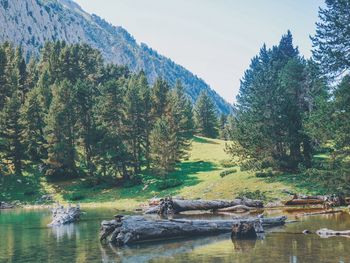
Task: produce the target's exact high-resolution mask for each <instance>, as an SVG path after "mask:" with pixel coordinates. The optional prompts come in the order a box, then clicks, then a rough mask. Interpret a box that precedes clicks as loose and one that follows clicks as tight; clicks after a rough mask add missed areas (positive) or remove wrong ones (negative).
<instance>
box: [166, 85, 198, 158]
mask: <svg viewBox="0 0 350 263" xmlns="http://www.w3.org/2000/svg"><path fill="white" fill-rule="evenodd" d="M168 108H169V109H168V110H167V115H166V118H167V119H168V122H169V123H170V127H169V128H170V129H171V130H172V131H173V132H174V133H175V141H176V144H175V145H174V146H175V149H174V151H173V153H174V156H173V159H174V160H175V161H176V162H179V161H180V159H181V158H183V157H185V156H186V155H187V152H188V150H189V148H190V145H191V139H192V136H193V131H194V124H193V113H192V104H191V102H190V101H189V99H188V98H187V96H186V94H185V91H184V88H183V86H182V85H181V83H180V82H179V81H177V82H176V85H175V88H174V89H173V90H172V91H171V93H170V97H169V106H168Z"/></svg>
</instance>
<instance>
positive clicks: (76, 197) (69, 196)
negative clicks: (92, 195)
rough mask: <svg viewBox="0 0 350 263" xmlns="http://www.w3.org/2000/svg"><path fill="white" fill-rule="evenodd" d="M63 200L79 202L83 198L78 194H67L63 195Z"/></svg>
mask: <svg viewBox="0 0 350 263" xmlns="http://www.w3.org/2000/svg"><path fill="white" fill-rule="evenodd" d="M64 199H66V200H68V201H80V200H83V199H85V196H84V195H83V194H80V193H69V194H66V195H64Z"/></svg>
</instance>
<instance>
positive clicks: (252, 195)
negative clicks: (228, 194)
mask: <svg viewBox="0 0 350 263" xmlns="http://www.w3.org/2000/svg"><path fill="white" fill-rule="evenodd" d="M244 197H245V198H249V199H255V200H262V201H266V200H267V196H266V194H265V193H264V192H261V191H260V190H256V191H253V192H252V191H248V190H244V191H241V192H239V193H238V194H237V196H236V198H240V199H242V198H244Z"/></svg>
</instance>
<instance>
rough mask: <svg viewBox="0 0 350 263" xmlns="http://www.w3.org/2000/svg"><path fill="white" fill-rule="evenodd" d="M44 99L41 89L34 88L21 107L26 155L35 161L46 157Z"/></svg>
mask: <svg viewBox="0 0 350 263" xmlns="http://www.w3.org/2000/svg"><path fill="white" fill-rule="evenodd" d="M43 104H44V99H43V97H42V96H41V95H40V92H39V89H38V88H34V89H32V90H31V91H29V92H28V93H27V96H26V100H25V103H24V105H23V106H22V109H21V123H22V125H23V144H24V145H25V147H26V156H27V157H28V158H29V160H31V161H33V162H36V163H38V162H40V161H41V159H44V158H46V156H47V152H46V148H45V144H46V141H45V137H44V128H45V114H44V109H43V108H44V106H43Z"/></svg>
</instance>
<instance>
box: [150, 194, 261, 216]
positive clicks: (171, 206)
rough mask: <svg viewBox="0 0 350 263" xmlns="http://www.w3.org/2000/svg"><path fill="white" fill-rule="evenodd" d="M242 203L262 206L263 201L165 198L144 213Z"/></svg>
mask: <svg viewBox="0 0 350 263" xmlns="http://www.w3.org/2000/svg"><path fill="white" fill-rule="evenodd" d="M237 205H244V206H248V207H256V208H261V207H263V202H262V201H260V200H251V199H247V198H243V199H235V200H233V201H227V200H178V199H171V198H165V199H164V200H161V202H160V204H159V205H158V206H155V207H151V208H150V209H148V210H146V212H145V214H156V213H158V214H162V215H166V214H178V213H181V212H185V211H194V210H214V211H215V210H218V209H222V208H226V207H232V206H237Z"/></svg>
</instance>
